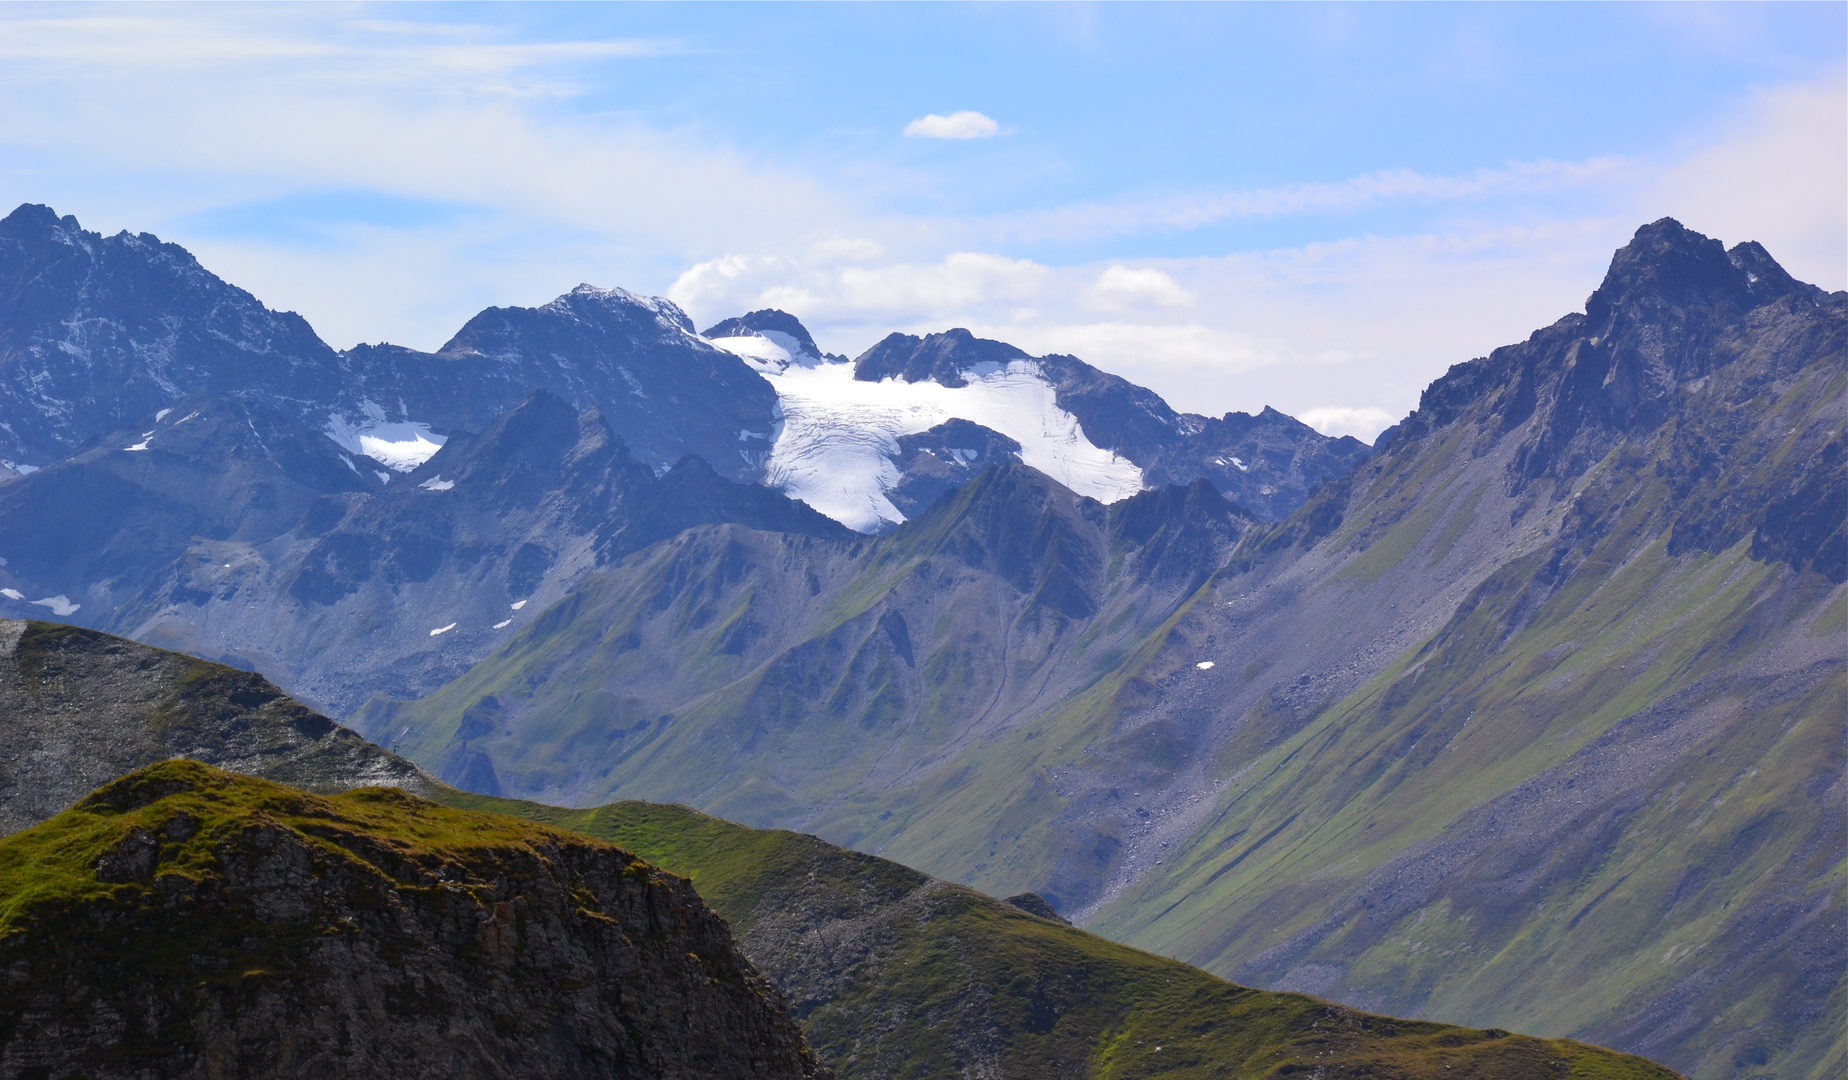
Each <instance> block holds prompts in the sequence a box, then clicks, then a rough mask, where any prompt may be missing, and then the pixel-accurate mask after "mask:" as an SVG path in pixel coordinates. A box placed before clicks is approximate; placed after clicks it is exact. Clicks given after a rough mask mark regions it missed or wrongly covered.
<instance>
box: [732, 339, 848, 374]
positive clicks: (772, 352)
mask: <svg viewBox="0 0 1848 1080" xmlns="http://www.w3.org/2000/svg"><path fill="white" fill-rule="evenodd" d="M707 340H708V341H710V342H711V343H712V344H713V345H716V346H718V347H719V348H721V349H724V350H725V351H726V352H728V353H731V354H732V355H733V356H736V357H737V358H738V359H740V360H743V361H744V362H745V363H746V364H747V365H749V366H750V368H751V370H753V371H755V372H757V373H758V374H759V375H781V374H782V373H783V372H785V371H788V370H789V369H790V368H792V367H814V366H816V365H817V364H821V363H823V362H824V361H823V360H822V359H821V357H819V356H816V355H815V354H814V353H812V352H809V351H807V350H806V349H804V348H803V347H802V343H801V342H799V341H797V340H796V339H795V338H793V337H790V336H789V335H788V334H785V333H783V332H782V331H781V330H753V331H751V332H750V333H748V334H742V335H740V336H738V337H722V338H708V339H707Z"/></svg>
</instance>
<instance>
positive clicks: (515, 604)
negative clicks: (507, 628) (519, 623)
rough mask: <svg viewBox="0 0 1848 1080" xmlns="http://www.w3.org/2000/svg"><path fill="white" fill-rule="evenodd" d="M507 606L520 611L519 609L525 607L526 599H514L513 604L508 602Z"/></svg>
mask: <svg viewBox="0 0 1848 1080" xmlns="http://www.w3.org/2000/svg"><path fill="white" fill-rule="evenodd" d="M507 606H508V607H510V608H512V609H513V610H515V611H518V610H520V609H521V608H523V607H525V606H526V601H524V600H515V601H514V602H513V603H511V604H508V605H507Z"/></svg>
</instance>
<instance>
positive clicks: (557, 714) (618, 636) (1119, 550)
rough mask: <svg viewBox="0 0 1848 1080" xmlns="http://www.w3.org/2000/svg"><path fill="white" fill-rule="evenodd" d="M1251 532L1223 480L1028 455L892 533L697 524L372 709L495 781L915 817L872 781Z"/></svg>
mask: <svg viewBox="0 0 1848 1080" xmlns="http://www.w3.org/2000/svg"><path fill="white" fill-rule="evenodd" d="M1251 525H1252V522H1251V520H1250V519H1249V518H1248V517H1246V516H1245V515H1243V514H1242V513H1241V512H1240V511H1239V510H1238V509H1237V508H1236V507H1233V506H1232V505H1231V504H1229V503H1227V502H1226V501H1225V500H1224V499H1223V498H1222V497H1220V496H1219V495H1218V493H1217V492H1216V491H1214V490H1213V489H1212V486H1211V485H1210V484H1204V483H1202V484H1200V485H1196V486H1195V487H1193V488H1189V489H1181V490H1176V491H1163V492H1146V493H1144V494H1142V495H1138V496H1136V497H1134V498H1131V499H1128V500H1125V501H1123V502H1120V503H1117V504H1115V505H1113V506H1109V507H1105V506H1103V505H1101V504H1099V503H1097V502H1095V501H1092V500H1089V499H1080V498H1077V497H1075V496H1073V495H1072V493H1071V492H1069V491H1066V490H1065V489H1063V488H1061V487H1059V486H1058V485H1056V484H1052V483H1051V482H1049V481H1048V480H1047V479H1046V478H1045V477H1044V476H1042V475H1040V474H1038V473H1036V472H1034V471H1033V470H1031V469H1028V468H1025V467H1023V466H1018V465H1016V466H1009V467H1004V468H998V469H993V470H990V471H988V472H986V473H984V474H983V475H981V476H980V477H978V478H976V479H975V480H973V481H970V482H969V483H967V484H965V485H963V486H962V487H961V488H958V489H956V490H954V491H952V492H949V493H947V494H946V495H944V496H943V497H941V498H940V499H939V501H938V502H937V503H936V504H935V505H934V506H932V507H931V508H930V509H929V510H928V511H927V512H926V513H924V514H922V515H920V516H919V517H917V518H916V519H914V520H912V521H910V522H907V523H906V524H905V525H904V526H902V527H901V528H899V529H898V530H897V531H896V532H894V533H892V534H891V535H890V536H889V537H885V538H881V539H878V540H871V539H867V540H861V541H858V542H856V543H852V544H839V543H830V542H823V541H818V540H812V539H807V538H800V537H790V536H788V535H783V534H771V533H764V532H756V531H749V530H744V529H739V528H734V527H726V528H719V529H711V528H707V529H700V530H695V531H692V532H689V533H686V534H683V535H682V536H679V537H676V538H675V539H674V540H672V541H670V542H668V543H666V544H663V545H660V546H657V547H655V548H651V549H649V550H648V551H646V552H642V553H639V554H637V555H636V556H633V557H631V558H629V559H627V560H625V561H624V562H623V563H621V564H620V565H618V566H616V567H613V568H611V569H610V570H609V571H607V572H604V573H601V574H599V575H597V576H596V577H595V578H593V579H590V580H588V581H587V582H586V584H585V585H584V586H583V587H581V588H579V589H578V590H576V591H575V592H574V593H572V595H571V596H570V597H569V598H568V599H567V600H566V601H564V602H563V603H562V604H561V605H559V606H558V607H555V608H554V609H552V611H551V612H549V613H547V614H546V615H545V616H544V617H543V618H541V619H540V620H538V621H537V622H535V623H534V624H533V626H532V627H531V629H529V630H528V631H526V632H523V633H522V634H521V635H520V636H519V637H518V638H516V639H514V640H513V641H511V642H510V643H509V645H508V647H507V648H506V649H504V650H502V652H501V653H499V654H497V656H496V657H495V658H493V659H492V660H490V661H488V662H487V663H484V664H482V665H478V666H477V667H476V668H474V669H473V670H471V672H470V673H469V675H468V676H466V677H464V678H463V679H461V680H459V681H458V682H456V683H453V684H451V685H450V686H448V687H446V688H445V689H444V690H442V691H441V692H439V693H438V694H436V695H434V696H432V697H430V698H427V699H424V700H422V701H418V702H403V703H393V704H387V703H374V704H372V705H369V706H368V707H367V708H366V709H364V710H362V712H361V713H360V714H358V715H357V716H356V718H355V721H354V722H355V724H356V726H357V727H358V728H359V730H361V732H362V733H365V734H368V735H370V736H371V737H374V738H377V739H380V740H381V741H385V742H387V743H396V744H399V745H401V747H402V749H403V750H404V752H406V753H407V754H409V755H410V756H411V757H412V758H413V759H415V760H419V761H422V762H425V763H426V764H427V765H428V766H429V767H431V768H433V769H435V770H436V771H437V772H438V773H439V774H440V775H442V776H444V777H445V778H449V779H451V780H453V781H454V782H456V783H459V784H462V785H463V786H465V787H471V788H473V789H475V790H484V791H490V792H494V793H506V794H516V795H521V796H530V797H536V798H542V799H544V800H546V801H552V802H566V803H580V804H581V803H587V802H596V801H602V800H603V799H606V798H608V797H610V796H611V795H612V794H615V793H621V794H623V795H630V794H634V795H641V796H646V797H649V798H656V799H677V800H689V801H690V800H695V799H698V800H705V801H706V804H707V805H709V806H713V807H715V808H718V809H721V810H722V811H723V812H725V813H727V814H730V815H732V816H735V817H739V818H742V819H744V820H746V821H751V822H760V823H766V824H768V823H777V822H787V823H801V824H802V825H803V826H804V827H806V828H815V829H827V830H831V831H832V832H833V833H834V834H835V835H858V836H864V835H865V834H866V833H867V832H868V831H871V830H873V829H876V828H882V827H883V825H882V822H883V821H888V820H890V819H891V816H892V815H891V813H890V812H887V813H886V817H885V818H884V819H881V818H878V817H877V814H878V813H879V812H881V811H886V810H887V807H885V806H881V807H880V808H879V809H878V810H873V809H871V808H870V807H869V806H868V804H867V803H865V802H863V801H862V800H863V799H866V798H868V797H871V798H875V799H877V798H880V796H876V795H873V794H872V793H873V792H878V791H902V790H906V789H907V786H908V785H909V783H910V782H911V780H910V778H913V777H916V776H918V775H921V773H922V772H924V771H927V770H929V769H932V768H935V767H936V766H937V763H939V762H940V761H941V760H942V759H943V756H944V755H946V754H952V753H955V752H958V751H959V750H961V749H963V748H966V747H971V746H974V745H978V744H980V743H983V742H986V741H989V740H992V739H995V738H997V737H1000V736H1001V735H1002V734H1004V733H1014V734H1024V733H1025V731H1026V729H1025V728H1023V727H1022V725H1023V724H1026V723H1027V722H1028V721H1029V720H1030V719H1031V718H1032V717H1034V716H1036V715H1038V713H1039V712H1040V711H1041V710H1043V709H1045V708H1046V707H1048V706H1049V705H1050V704H1051V703H1052V702H1055V701H1057V700H1059V699H1060V698H1061V697H1063V696H1065V695H1068V694H1072V693H1075V692H1078V691H1081V690H1082V689H1084V688H1086V687H1088V686H1090V685H1091V684H1093V683H1094V682H1095V681H1096V679H1097V678H1098V677H1099V676H1100V675H1101V674H1103V673H1105V672H1107V671H1109V670H1110V668H1111V666H1113V665H1115V664H1118V663H1120V662H1121V657H1122V653H1121V651H1120V650H1122V649H1123V648H1125V647H1126V643H1128V642H1133V641H1134V640H1136V639H1137V638H1139V637H1140V636H1141V635H1144V634H1146V633H1147V632H1148V630H1149V629H1151V628H1153V627H1155V626H1159V625H1160V624H1161V623H1162V621H1163V620H1165V619H1167V618H1168V617H1170V616H1171V615H1172V613H1173V611H1174V609H1175V605H1176V604H1178V603H1179V602H1181V601H1182V600H1183V599H1185V598H1186V597H1187V596H1188V595H1189V594H1190V593H1191V592H1192V591H1193V590H1194V589H1195V588H1196V587H1197V586H1198V584H1199V583H1200V582H1201V581H1202V580H1203V579H1204V577H1205V575H1206V574H1207V573H1208V572H1209V571H1208V570H1207V568H1208V567H1210V566H1212V565H1214V564H1216V563H1217V562H1219V561H1220V560H1221V559H1223V557H1224V555H1225V553H1226V552H1228V551H1230V550H1231V548H1232V545H1233V544H1235V543H1236V542H1237V541H1238V539H1239V537H1240V536H1242V535H1243V533H1244V532H1245V530H1247V529H1249V528H1250V527H1251ZM1010 737H1012V736H1010ZM400 739H401V743H400ZM561 747H569V748H570V749H568V750H565V751H563V752H560V751H559V750H557V749H556V748H561ZM696 748H697V749H696ZM846 792H852V793H854V794H853V795H852V796H851V797H850V798H846V799H840V798H839V796H841V795H842V794H843V793H846ZM909 798H910V799H915V800H919V803H921V802H924V801H928V797H927V796H925V795H924V794H923V793H921V792H918V793H914V794H912V795H911V796H909ZM714 800H717V801H714ZM919 803H912V804H911V805H914V806H915V805H919Z"/></svg>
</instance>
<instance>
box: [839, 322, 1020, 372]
mask: <svg viewBox="0 0 1848 1080" xmlns="http://www.w3.org/2000/svg"><path fill="white" fill-rule="evenodd" d="M1026 359H1030V357H1028V355H1027V354H1026V353H1025V352H1023V351H1022V350H1020V349H1017V348H1015V347H1014V346H1012V345H1009V344H1008V343H1007V342H1005V341H991V340H989V339H987V338H978V337H976V336H975V335H974V334H971V333H970V332H969V331H967V330H964V329H963V328H961V327H956V328H955V329H951V330H945V331H944V332H943V333H941V334H931V335H929V336H927V337H921V338H920V337H916V336H914V335H911V334H888V335H886V337H885V338H884V339H883V340H882V341H880V342H879V343H878V344H877V345H874V346H873V347H872V348H870V349H868V350H866V351H865V352H863V353H861V354H860V355H859V357H858V358H857V359H855V360H854V362H853V377H854V378H856V379H858V380H860V381H861V382H879V381H880V380H882V379H903V380H904V381H906V382H912V383H914V382H923V381H925V380H927V379H928V380H930V381H933V382H937V383H940V384H942V385H944V386H966V385H968V381H967V380H965V379H964V378H963V374H962V373H963V372H965V371H967V370H969V369H970V368H974V367H978V366H980V365H984V364H993V365H996V366H1005V365H1007V364H1009V363H1011V362H1013V361H1015V360H1026Z"/></svg>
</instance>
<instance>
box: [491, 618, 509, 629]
mask: <svg viewBox="0 0 1848 1080" xmlns="http://www.w3.org/2000/svg"><path fill="white" fill-rule="evenodd" d="M512 621H513V620H512V619H502V620H501V621H500V622H497V623H495V624H494V629H496V630H499V629H501V628H502V627H504V626H506V625H507V624H508V623H510V622H512Z"/></svg>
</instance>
